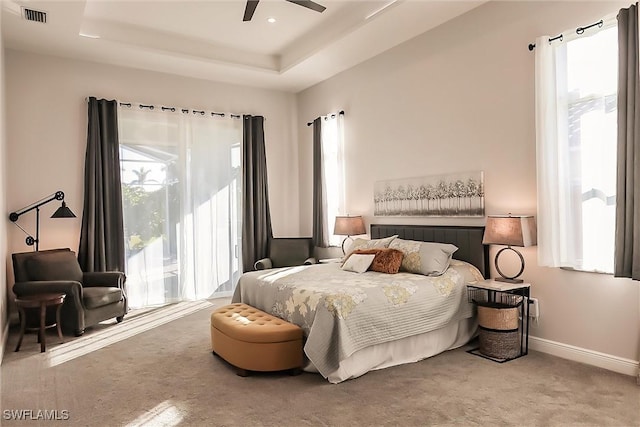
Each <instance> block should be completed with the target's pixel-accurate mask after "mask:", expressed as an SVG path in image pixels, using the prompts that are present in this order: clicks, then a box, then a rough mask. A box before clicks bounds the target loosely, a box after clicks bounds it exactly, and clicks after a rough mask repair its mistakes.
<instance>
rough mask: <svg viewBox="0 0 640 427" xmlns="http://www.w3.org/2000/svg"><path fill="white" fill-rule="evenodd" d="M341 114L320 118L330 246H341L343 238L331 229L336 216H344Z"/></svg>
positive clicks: (342, 118) (342, 116) (342, 117)
mask: <svg viewBox="0 0 640 427" xmlns="http://www.w3.org/2000/svg"><path fill="white" fill-rule="evenodd" d="M343 120H344V115H343V114H336V115H332V116H325V117H323V118H322V167H323V175H324V181H325V182H324V186H325V194H326V197H327V199H326V200H327V208H326V210H325V215H326V224H327V230H328V236H329V245H330V246H341V245H342V240H343V239H344V236H336V235H334V234H333V229H334V226H335V222H336V216H339V215H345V214H346V212H345V211H344V210H345V206H344V204H345V203H344V158H343V141H344V135H343Z"/></svg>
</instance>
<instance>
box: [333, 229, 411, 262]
mask: <svg viewBox="0 0 640 427" xmlns="http://www.w3.org/2000/svg"><path fill="white" fill-rule="evenodd" d="M396 237H398V235H397V234H396V235H394V236H391V237H385V238H384V239H372V240H368V239H360V238H358V239H355V240H354V241H353V243H351V246H349V252H348V253H347V256H346V257H345V258H344V259H345V260H346V259H347V258H348V257H349V255H351V254H352V253H353V252H354V251H356V250H358V249H375V248H388V247H389V244H390V243H391V242H392V241H393V239H395V238H396Z"/></svg>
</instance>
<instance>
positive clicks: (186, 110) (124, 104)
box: [85, 97, 266, 120]
mask: <svg viewBox="0 0 640 427" xmlns="http://www.w3.org/2000/svg"><path fill="white" fill-rule="evenodd" d="M85 101H87V102H89V97H86V98H85ZM118 105H119V106H120V107H128V108H131V107H133V104H132V103H131V102H120V101H118ZM138 108H140V109H141V110H143V109H145V108H146V109H148V110H150V111H153V110H154V109H155V108H156V106H155V105H153V104H148V105H147V104H138ZM160 109H162V111H171V112H172V113H175V112H176V111H178V109H177V108H176V107H167V106H164V105H162V106H160ZM180 112H182V113H183V114H189V113H193V114H199V115H201V116H204V115H205V114H207V111H205V110H196V109H189V108H181V109H180ZM210 114H211V116H212V117H215V116H218V117H226V115H227V114H228V115H229V117H231V118H232V119H240V118H242V116H243V114H233V113H218V112H215V111H211V113H210ZM265 120H266V119H265Z"/></svg>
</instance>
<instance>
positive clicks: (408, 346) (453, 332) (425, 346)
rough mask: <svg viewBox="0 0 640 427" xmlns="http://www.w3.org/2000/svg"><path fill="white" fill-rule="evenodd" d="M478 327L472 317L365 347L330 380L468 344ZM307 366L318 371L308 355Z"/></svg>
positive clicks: (308, 370)
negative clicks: (433, 329) (432, 329)
mask: <svg viewBox="0 0 640 427" xmlns="http://www.w3.org/2000/svg"><path fill="white" fill-rule="evenodd" d="M477 329H478V321H477V319H476V318H475V317H472V318H468V319H463V320H460V321H459V322H456V323H452V324H449V325H448V326H445V327H444V328H440V329H436V330H435V331H431V332H427V333H424V334H421V335H414V336H411V337H407V338H404V339H401V340H397V341H391V342H388V343H384V344H378V345H375V346H372V347H367V348H363V349H362V350H359V351H357V352H355V353H354V354H352V355H351V356H350V357H348V358H347V359H345V360H343V361H342V362H340V367H339V368H338V369H336V370H335V371H334V372H332V373H331V374H329V376H328V377H327V380H328V381H329V382H330V383H333V384H337V383H339V382H342V381H345V380H348V379H351V378H357V377H359V376H361V375H364V374H365V373H367V372H369V371H373V370H377V369H384V368H389V367H391V366H397V365H402V364H405V363H413V362H418V361H420V360H423V359H426V358H428V357H431V356H435V355H436V354H440V353H442V352H443V351H447V350H453V349H454V348H458V347H461V346H463V345H465V344H466V343H468V342H469V341H470V340H471V338H473V337H474V336H475V335H476V333H477ZM304 370H305V371H306V372H316V373H317V372H318V370H317V369H316V368H315V366H313V363H311V362H310V361H309V360H308V359H307V360H306V365H305V367H304Z"/></svg>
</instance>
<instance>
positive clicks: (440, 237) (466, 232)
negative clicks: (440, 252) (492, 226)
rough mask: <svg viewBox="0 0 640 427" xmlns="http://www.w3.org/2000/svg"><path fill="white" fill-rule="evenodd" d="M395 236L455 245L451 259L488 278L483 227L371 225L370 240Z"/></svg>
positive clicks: (487, 257)
mask: <svg viewBox="0 0 640 427" xmlns="http://www.w3.org/2000/svg"><path fill="white" fill-rule="evenodd" d="M395 234H397V235H398V236H399V237H400V238H401V239H406V240H419V241H421V242H438V243H451V244H453V245H456V246H457V247H458V250H457V251H456V252H455V253H454V254H453V257H454V258H455V259H459V260H460V261H466V262H468V263H470V264H473V265H475V266H476V267H477V268H478V270H480V273H482V275H483V276H484V277H486V278H489V272H490V270H489V246H486V245H483V244H482V236H483V234H484V227H465V226H440V225H387V224H371V238H372V239H380V238H382V237H389V236H393V235H395Z"/></svg>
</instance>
